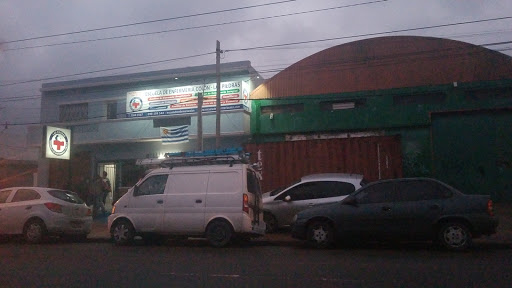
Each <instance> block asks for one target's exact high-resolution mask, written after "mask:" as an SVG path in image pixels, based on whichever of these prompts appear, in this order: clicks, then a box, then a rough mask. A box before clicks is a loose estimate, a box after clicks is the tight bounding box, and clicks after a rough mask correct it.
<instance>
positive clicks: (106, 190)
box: [101, 171, 112, 205]
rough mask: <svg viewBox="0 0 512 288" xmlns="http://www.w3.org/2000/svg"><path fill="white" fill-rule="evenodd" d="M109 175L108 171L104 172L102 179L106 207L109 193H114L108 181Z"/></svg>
mask: <svg viewBox="0 0 512 288" xmlns="http://www.w3.org/2000/svg"><path fill="white" fill-rule="evenodd" d="M107 175H108V174H107V171H103V177H102V179H101V180H102V181H103V199H102V200H103V205H105V203H106V201H107V196H108V193H110V192H112V186H111V185H110V180H108V178H107Z"/></svg>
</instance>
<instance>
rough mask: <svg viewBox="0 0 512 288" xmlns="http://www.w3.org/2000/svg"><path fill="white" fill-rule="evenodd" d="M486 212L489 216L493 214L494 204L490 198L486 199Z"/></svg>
mask: <svg viewBox="0 0 512 288" xmlns="http://www.w3.org/2000/svg"><path fill="white" fill-rule="evenodd" d="M487 214H489V216H494V205H493V203H492V200H490V199H489V201H487Z"/></svg>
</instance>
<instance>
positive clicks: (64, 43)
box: [4, 0, 388, 51]
mask: <svg viewBox="0 0 512 288" xmlns="http://www.w3.org/2000/svg"><path fill="white" fill-rule="evenodd" d="M386 1H388V0H377V1H370V2H363V3H356V4H350V5H343V6H337V7H330V8H322V9H315V10H309V11H302V12H294V13H287V14H281V15H275V16H266V17H260V18H253V19H247V20H237V21H230V22H223V23H216V24H208V25H200V26H192V27H185V28H177V29H171V30H163V31H156V32H146V33H137V34H130V35H123V36H113V37H105V38H97V39H89V40H81V41H71V42H62V43H54V44H44V45H36V46H26V47H17V48H8V49H4V51H15V50H24V49H32V48H43V47H54V46H61V45H70V44H79V43H88V42H96V41H104V40H115V39H123V38H131V37H139V36H149V35H156V34H163V33H170V32H178V31H186V30H194V29H201V28H211V27H218V26H224V25H232V24H240V23H248V22H254V21H261V20H269V19H275V18H282V17H289V16H297V15H304V14H310V13H318V12H325V11H329V10H336V9H342V8H350V7H356V6H363V5H370V4H375V3H379V2H386Z"/></svg>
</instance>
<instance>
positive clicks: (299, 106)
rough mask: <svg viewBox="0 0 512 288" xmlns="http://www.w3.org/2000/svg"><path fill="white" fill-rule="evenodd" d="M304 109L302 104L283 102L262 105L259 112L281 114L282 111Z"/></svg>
mask: <svg viewBox="0 0 512 288" xmlns="http://www.w3.org/2000/svg"><path fill="white" fill-rule="evenodd" d="M303 111H304V104H284V105H273V106H262V107H261V114H262V115H265V114H283V113H297V112H303Z"/></svg>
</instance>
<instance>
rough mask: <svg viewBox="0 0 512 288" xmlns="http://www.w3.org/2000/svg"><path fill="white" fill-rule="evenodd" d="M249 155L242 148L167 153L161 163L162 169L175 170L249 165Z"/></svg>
mask: <svg viewBox="0 0 512 288" xmlns="http://www.w3.org/2000/svg"><path fill="white" fill-rule="evenodd" d="M249 155H250V154H249V153H244V151H243V149H242V148H227V149H215V150H204V151H191V152H176V153H165V158H164V159H163V160H162V162H161V163H160V166H161V167H167V168H171V169H172V168H173V167H176V166H197V165H216V164H217V165H219V164H228V165H230V166H233V164H235V163H236V164H240V163H242V164H248V163H249Z"/></svg>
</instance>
